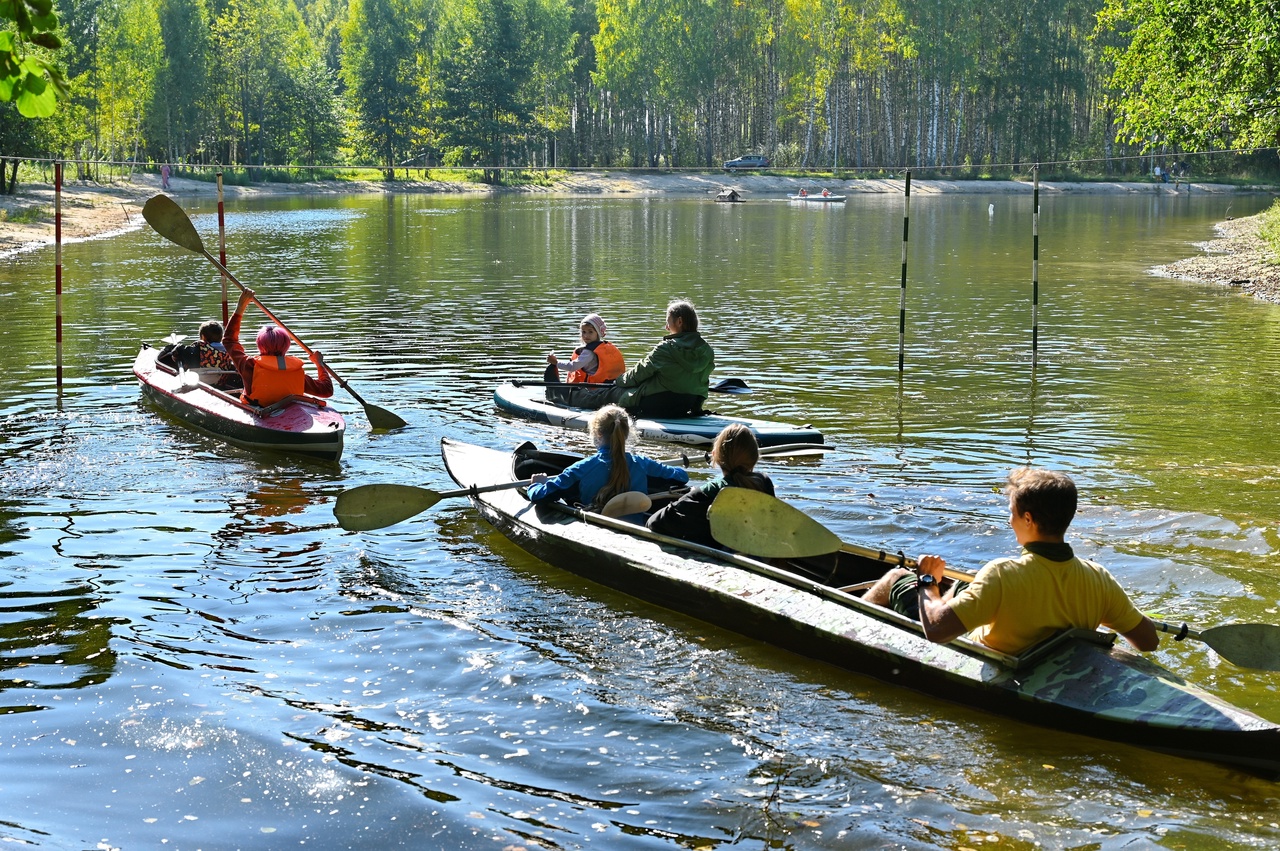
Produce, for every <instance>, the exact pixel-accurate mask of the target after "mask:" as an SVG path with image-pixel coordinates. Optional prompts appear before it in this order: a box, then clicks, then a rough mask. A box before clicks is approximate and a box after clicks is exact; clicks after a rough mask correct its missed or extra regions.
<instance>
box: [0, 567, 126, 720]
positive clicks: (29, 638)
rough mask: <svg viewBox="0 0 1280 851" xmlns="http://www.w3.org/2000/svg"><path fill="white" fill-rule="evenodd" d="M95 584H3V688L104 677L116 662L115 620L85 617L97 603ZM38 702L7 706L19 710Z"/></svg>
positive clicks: (73, 684)
mask: <svg viewBox="0 0 1280 851" xmlns="http://www.w3.org/2000/svg"><path fill="white" fill-rule="evenodd" d="M93 594H94V589H93V588H92V587H91V586H88V585H77V586H74V587H71V588H63V589H59V590H56V591H44V590H35V589H28V590H21V589H15V588H14V587H13V584H12V583H9V584H7V585H5V586H4V587H3V588H0V671H4V672H5V673H4V675H3V676H0V691H4V690H6V689H13V688H27V689H32V688H34V689H64V688H84V687H85V686H91V685H97V684H98V683H102V682H105V681H106V679H107V677H109V676H110V675H111V671H112V669H113V668H114V667H115V661H116V654H115V653H114V652H113V651H112V650H111V649H110V639H111V621H110V620H109V619H106V618H93V617H86V616H85V615H86V613H88V612H93V611H94V610H96V609H97V608H98V600H97V599H96V597H94V596H93ZM33 708H35V707H31V706H25V707H17V706H7V707H0V711H8V712H20V711H24V710H29V709H33Z"/></svg>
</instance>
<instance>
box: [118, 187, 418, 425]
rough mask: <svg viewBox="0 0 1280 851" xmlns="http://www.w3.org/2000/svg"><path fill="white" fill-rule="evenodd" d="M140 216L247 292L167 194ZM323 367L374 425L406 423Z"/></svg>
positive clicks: (264, 309)
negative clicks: (210, 251) (366, 398)
mask: <svg viewBox="0 0 1280 851" xmlns="http://www.w3.org/2000/svg"><path fill="white" fill-rule="evenodd" d="M142 216H143V218H145V219H146V220H147V223H148V224H150V225H151V227H152V228H154V229H155V231H156V233H158V234H160V235H161V236H163V237H164V238H165V239H167V240H169V241H170V242H172V243H175V244H176V245H180V246H182V247H183V248H185V249H187V250H188V251H193V252H195V253H196V254H201V255H204V257H205V259H206V260H208V261H209V262H210V263H212V264H213V265H214V266H216V267H217V268H218V270H219V271H220V272H222V274H224V275H226V276H227V278H228V279H229V280H231V281H232V282H234V283H235V285H236V286H237V287H239V288H240V289H241V291H242V292H246V293H247V292H249V288H248V287H246V286H245V285H244V284H242V283H240V281H239V280H238V279H237V278H236V276H235V275H233V274H231V272H230V271H228V270H227V267H226V266H223V265H222V263H220V262H219V261H218V258H216V257H214V256H213V255H212V254H210V253H209V252H208V251H206V250H205V247H204V242H203V241H202V240H201V239H200V234H199V233H197V232H196V228H195V225H193V224H192V223H191V219H190V218H188V217H187V214H186V212H185V211H184V210H183V209H182V208H181V207H179V206H178V205H177V203H176V202H174V201H173V199H171V198H170V197H169V196H167V195H153V196H152V197H151V198H149V199H147V203H146V204H144V205H143V207H142ZM253 301H254V303H255V304H257V305H258V308H259V309H260V310H261V311H262V312H263V313H265V314H266V315H267V318H268V319H270V320H271V321H272V322H274V323H275V324H277V325H279V326H280V327H281V328H283V329H284V330H285V333H287V334H288V335H289V337H290V338H291V339H292V340H293V341H294V342H295V343H297V344H298V345H299V346H300V347H301V348H302V350H303V351H304V352H306V353H307V354H308V355H310V354H311V349H309V348H307V345H306V343H304V342H302V341H301V340H299V339H298V336H297V335H296V334H294V333H293V332H292V331H290V330H289V328H288V326H286V325H285V324H284V323H283V322H281V321H280V320H279V319H277V318H276V316H275V315H274V314H273V313H272V312H271V311H270V310H268V309H267V306H266V305H264V304H263V303H262V302H261V301H260V300H259V299H258V297H257V296H254V298H253ZM324 368H325V370H326V371H327V372H328V373H329V374H330V375H332V376H333V379H334V380H335V381H337V382H338V384H339V385H340V386H341V387H342V389H343V390H346V391H347V392H348V393H350V394H351V397H352V398H353V399H355V400H356V401H357V402H359V403H360V404H361V405H362V406H364V412H365V416H367V417H368V418H369V425H370V426H372V427H373V428H375V429H386V430H389V429H396V428H404V427H405V426H407V425H408V423H407V422H406V421H405V420H402V419H401V418H400V417H398V416H396V415H395V414H393V413H391V412H390V411H388V410H387V409H386V408H380V407H378V406H377V405H372V404H370V403H369V402H366V401H365V400H364V399H363V398H361V396H360V394H359V393H357V392H356V391H354V390H352V389H351V386H350V385H349V384H347V382H346V381H344V380H343V378H342V376H340V375H338V373H336V372H334V371H333V367H331V366H329V364H327V363H326V364H325V365H324Z"/></svg>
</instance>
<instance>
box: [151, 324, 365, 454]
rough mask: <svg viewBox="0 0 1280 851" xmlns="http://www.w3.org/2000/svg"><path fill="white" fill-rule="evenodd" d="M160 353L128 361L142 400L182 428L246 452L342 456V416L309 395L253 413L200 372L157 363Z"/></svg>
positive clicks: (280, 402)
mask: <svg viewBox="0 0 1280 851" xmlns="http://www.w3.org/2000/svg"><path fill="white" fill-rule="evenodd" d="M159 354H160V352H159V350H158V349H154V348H152V347H151V346H149V345H147V344H146V343H144V344H143V345H142V350H141V351H139V352H138V357H137V358H136V359H135V360H134V362H133V374H134V375H135V376H136V377H137V379H138V383H139V384H140V385H142V396H143V398H144V399H146V400H147V401H149V402H151V403H152V404H153V405H155V406H156V407H158V408H160V409H161V410H162V411H164V412H165V413H167V414H169V415H170V416H172V417H174V418H176V419H177V420H179V421H181V422H182V423H183V424H185V425H188V426H190V427H191V428H194V429H196V430H197V431H202V432H204V433H205V434H209V435H212V436H214V437H217V438H221V439H222V440H225V441H227V442H228V443H233V444H235V445H236V446H243V447H245V448H247V449H272V450H275V451H277V452H287V453H290V454H292V455H306V456H309V457H312V458H321V459H323V460H325V461H337V460H338V459H339V458H341V457H342V441H343V436H344V434H345V433H346V422H345V421H344V420H343V418H342V414H340V413H338V412H337V411H335V410H334V409H333V408H330V407H329V406H328V405H326V404H325V402H324V400H322V399H314V398H312V397H310V396H290V397H288V398H286V399H282V400H280V401H279V402H276V403H275V404H274V405H268V406H267V407H265V408H258V407H255V406H253V405H246V404H245V403H243V402H241V401H240V397H239V395H237V394H235V393H228V392H224V391H222V390H219V389H217V388H216V387H214V386H213V385H212V384H209V383H207V381H206V380H205V379H207V378H209V377H210V376H207V375H204V374H202V371H201V370H181V371H179V370H177V369H174V368H173V367H171V366H168V365H167V364H163V363H159V362H158V361H157V358H158V357H159Z"/></svg>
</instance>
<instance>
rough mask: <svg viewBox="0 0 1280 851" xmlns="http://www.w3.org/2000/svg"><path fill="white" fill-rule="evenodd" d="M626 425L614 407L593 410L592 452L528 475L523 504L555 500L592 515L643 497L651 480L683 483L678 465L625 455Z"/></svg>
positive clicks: (685, 477)
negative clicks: (555, 470)
mask: <svg viewBox="0 0 1280 851" xmlns="http://www.w3.org/2000/svg"><path fill="white" fill-rule="evenodd" d="M631 427H632V423H631V416H630V415H629V414H628V413H627V412H626V411H625V410H623V409H622V408H620V407H618V406H617V405H606V406H604V407H603V408H601V409H599V410H598V411H596V412H595V413H594V414H592V415H591V420H590V422H589V423H588V434H589V435H590V436H591V441H592V443H594V444H595V446H596V454H595V455H592V456H590V457H589V458H583V459H582V460H581V461H578V462H577V463H575V464H572V465H570V466H569V467H567V468H565V470H564V472H562V473H560V475H558V476H553V477H550V478H549V477H548V476H547V474H546V473H534V474H533V476H532V477H531V478H530V484H529V488H528V490H527V491H526V495H527V496H528V498H529V501H530V502H547V501H549V500H554V499H557V498H558V499H563V500H564V501H565V502H568V503H570V504H575V503H576V504H579V505H586V506H589V507H590V508H592V509H593V510H596V511H598V510H600V509H601V508H603V507H604V506H605V505H606V504H607V503H608V502H609V500H610V499H612V498H613V497H615V496H618V495H619V494H623V493H627V492H629V491H636V492H639V493H641V494H646V495H647V494H648V493H649V488H650V480H651V479H652V480H655V481H659V482H660V483H661V484H660V485H659V487H661V488H666V487H672V486H676V485H683V484H686V483H687V482H688V481H689V473H688V472H687V471H685V470H684V469H683V468H681V467H672V466H670V465H668V464H663V463H661V462H659V461H654V460H653V459H652V458H646V457H645V456H643V455H636V454H634V453H630V452H627V443H628V441H629V440H630V439H631Z"/></svg>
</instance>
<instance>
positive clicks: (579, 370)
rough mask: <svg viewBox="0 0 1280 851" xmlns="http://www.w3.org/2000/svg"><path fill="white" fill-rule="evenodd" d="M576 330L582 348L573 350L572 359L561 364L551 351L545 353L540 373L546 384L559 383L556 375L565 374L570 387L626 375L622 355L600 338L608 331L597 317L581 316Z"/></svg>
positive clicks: (592, 315)
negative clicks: (578, 333) (543, 371)
mask: <svg viewBox="0 0 1280 851" xmlns="http://www.w3.org/2000/svg"><path fill="white" fill-rule="evenodd" d="M578 331H579V332H580V334H581V337H582V345H581V346H578V347H577V348H576V349H574V350H573V359H572V360H570V361H568V362H567V363H561V362H560V361H559V360H558V359H557V358H556V353H555V352H550V353H548V354H547V368H546V371H545V373H544V374H543V378H544V379H545V380H546V381H548V382H552V383H559V381H560V373H561V372H566V373H568V381H569V383H570V384H577V383H588V384H602V383H604V382H606V381H612V380H613V379H615V378H617V377H618V376H619V375H622V373H624V372H626V364H625V363H624V361H623V359H622V353H621V352H619V351H618V349H617V347H616V346H614V345H613V343H609V342H606V341H605V339H604V338H605V335H606V334H608V333H609V329H608V327H606V326H605V324H604V319H603V318H602V317H601V316H600V314H598V313H588V314H587V315H586V316H584V317H582V321H581V322H579V323H578Z"/></svg>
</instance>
